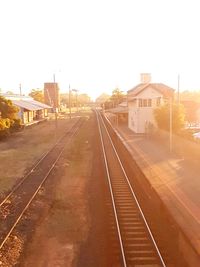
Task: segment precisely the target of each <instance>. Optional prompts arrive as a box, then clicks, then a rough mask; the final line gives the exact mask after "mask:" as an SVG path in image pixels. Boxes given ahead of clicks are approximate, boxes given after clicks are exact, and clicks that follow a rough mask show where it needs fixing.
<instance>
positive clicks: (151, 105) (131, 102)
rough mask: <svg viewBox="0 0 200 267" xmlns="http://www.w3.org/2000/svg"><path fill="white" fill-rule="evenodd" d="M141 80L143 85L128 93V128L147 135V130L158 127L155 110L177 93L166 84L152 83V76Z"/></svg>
mask: <svg viewBox="0 0 200 267" xmlns="http://www.w3.org/2000/svg"><path fill="white" fill-rule="evenodd" d="M141 78H142V80H141V83H140V84H138V85H137V86H135V87H134V88H132V89H131V90H129V91H128V93H127V97H128V98H127V101H128V127H129V128H130V129H131V130H133V131H134V132H135V133H145V132H147V129H149V128H151V129H152V128H155V127H157V125H156V121H155V119H154V109H155V108H157V107H158V106H160V105H162V104H164V103H166V102H168V101H169V99H170V98H173V95H174V91H175V90H174V89H172V88H170V87H169V86H167V85H165V84H162V83H151V82H150V79H149V78H150V76H148V77H146V78H145V79H143V78H144V77H143V76H141ZM144 81H145V82H144ZM146 81H148V82H146Z"/></svg>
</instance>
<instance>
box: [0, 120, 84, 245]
mask: <svg viewBox="0 0 200 267" xmlns="http://www.w3.org/2000/svg"><path fill="white" fill-rule="evenodd" d="M79 121H80V120H78V122H79ZM78 122H76V123H75V125H73V127H72V128H75V127H74V126H77V124H78ZM78 126H79V125H78ZM78 129H79V127H77V128H75V129H73V130H74V132H73V133H72V135H71V136H70V139H71V138H72V137H74V136H75V135H76V134H77V132H78ZM63 138H64V137H63ZM63 138H60V139H63ZM70 139H69V140H68V142H69V141H70ZM68 142H67V143H68ZM67 143H66V144H67ZM57 144H58V142H57ZM66 144H65V145H63V147H62V148H61V151H60V153H59V155H58V156H57V158H56V159H55V161H54V163H53V164H52V166H51V167H50V169H49V170H48V172H47V173H46V175H45V177H44V178H43V179H42V181H41V182H40V183H39V184H38V187H37V189H36V190H35V192H34V193H33V195H32V196H31V198H30V199H29V201H28V203H27V204H26V206H25V207H24V208H23V210H22V211H21V213H20V214H19V216H18V217H17V218H16V220H15V222H14V223H13V225H12V226H11V227H10V229H9V230H8V232H7V234H6V236H5V237H4V239H3V240H2V241H1V243H0V249H2V247H3V246H4V244H5V243H6V241H7V239H8V238H9V236H10V235H11V233H12V232H13V230H14V229H15V227H16V225H17V224H18V223H19V221H20V219H21V218H22V216H23V215H24V213H25V211H26V210H27V209H28V207H29V206H30V204H31V203H32V201H33V200H34V198H35V197H36V195H37V193H38V192H39V190H40V189H41V187H42V185H43V184H44V182H45V181H46V180H47V178H48V176H49V175H50V173H51V172H52V170H53V169H54V168H55V166H56V163H57V162H58V160H59V159H60V157H61V155H62V153H63V151H64V149H65V146H66Z"/></svg>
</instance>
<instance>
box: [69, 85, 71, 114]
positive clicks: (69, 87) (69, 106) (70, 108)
mask: <svg viewBox="0 0 200 267" xmlns="http://www.w3.org/2000/svg"><path fill="white" fill-rule="evenodd" d="M69 118H70V119H71V118H72V114H71V89H70V84H69Z"/></svg>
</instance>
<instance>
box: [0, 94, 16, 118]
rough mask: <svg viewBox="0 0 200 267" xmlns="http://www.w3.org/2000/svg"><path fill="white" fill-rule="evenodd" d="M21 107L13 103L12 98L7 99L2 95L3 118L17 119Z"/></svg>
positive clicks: (0, 98)
mask: <svg viewBox="0 0 200 267" xmlns="http://www.w3.org/2000/svg"><path fill="white" fill-rule="evenodd" d="M18 111H19V109H18V108H17V107H16V106H14V105H13V103H12V101H11V100H7V99H5V98H4V97H2V96H0V112H1V118H3V119H7V118H8V119H10V120H13V119H16V118H17V113H18Z"/></svg>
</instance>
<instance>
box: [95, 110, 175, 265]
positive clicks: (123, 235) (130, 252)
mask: <svg viewBox="0 0 200 267" xmlns="http://www.w3.org/2000/svg"><path fill="white" fill-rule="evenodd" d="M96 116H97V121H98V127H99V134H100V139H101V145H102V150H103V157H104V162H105V167H106V173H107V179H108V185H109V190H110V195H111V200H112V207H113V213H114V218H115V225H116V232H117V240H118V242H119V251H120V255H119V263H118V264H120V266H124V267H127V266H130V267H132V266H137V267H142V266H143V267H145V266H146V267H147V266H148V267H160V266H162V267H166V266H173V265H171V264H170V265H166V263H165V261H164V259H163V257H162V255H161V252H160V250H159V247H158V245H157V243H156V241H155V239H154V236H153V234H152V232H151V229H150V227H149V225H148V222H147V220H146V218H145V215H144V213H143V211H142V208H141V206H140V204H139V201H138V199H137V197H136V195H135V193H134V189H133V188H132V186H131V183H130V181H129V178H128V177H127V175H126V172H125V169H124V167H123V165H122V162H121V161H120V158H119V155H118V153H117V151H116V148H115V146H114V144H113V142H112V140H111V137H110V135H109V132H108V130H107V128H106V125H105V123H104V121H103V118H102V116H101V114H100V113H98V112H96ZM117 266H119V265H117Z"/></svg>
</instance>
